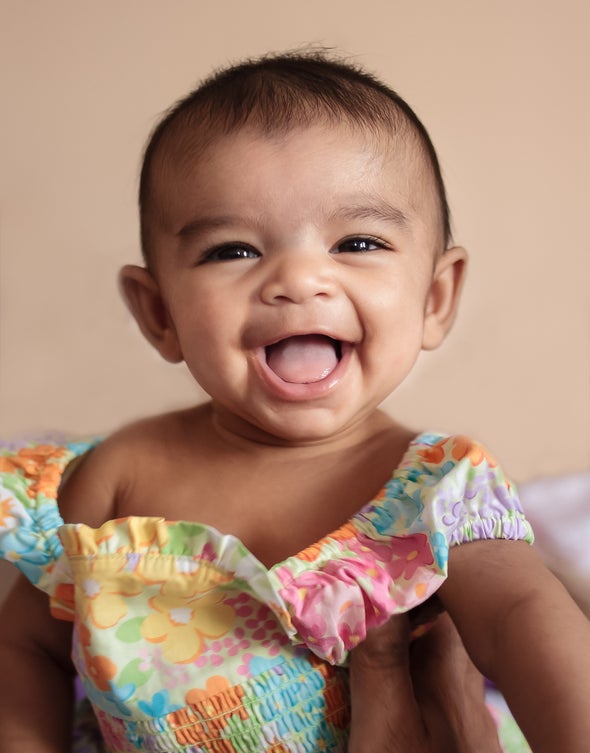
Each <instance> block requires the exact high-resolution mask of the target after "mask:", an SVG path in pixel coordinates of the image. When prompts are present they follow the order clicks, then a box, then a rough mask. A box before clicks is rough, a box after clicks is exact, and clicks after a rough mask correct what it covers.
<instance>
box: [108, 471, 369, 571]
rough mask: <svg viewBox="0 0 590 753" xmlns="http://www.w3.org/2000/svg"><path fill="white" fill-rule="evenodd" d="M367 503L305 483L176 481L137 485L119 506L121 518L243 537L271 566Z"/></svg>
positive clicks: (249, 546) (327, 532)
mask: <svg viewBox="0 0 590 753" xmlns="http://www.w3.org/2000/svg"><path fill="white" fill-rule="evenodd" d="M144 481H145V479H144ZM363 503H364V500H363V498H362V497H361V495H360V494H359V493H358V492H356V493H354V494H352V495H350V494H349V495H346V494H343V493H342V491H340V492H338V491H330V490H327V489H321V490H320V491H319V492H318V491H317V490H315V489H313V488H310V487H309V485H306V484H305V483H300V484H298V485H296V484H294V483H292V484H285V485H277V484H276V483H274V482H269V483H268V484H265V483H264V479H259V480H257V481H256V482H255V483H251V482H250V483H248V481H244V482H243V483H241V484H235V483H233V482H232V483H227V482H223V483H219V484H215V483H211V481H210V480H209V479H208V478H203V479H195V480H193V481H186V480H185V481H183V480H182V479H176V480H171V482H170V484H168V485H166V486H165V487H163V488H158V486H157V485H155V484H151V485H150V484H145V483H143V484H140V485H138V486H137V487H136V488H135V490H134V492H133V493H132V494H129V495H127V496H126V498H125V499H124V500H122V502H121V503H120V504H119V505H118V506H117V516H118V517H127V516H153V517H163V518H166V519H167V520H184V521H189V522H195V523H201V524H203V525H206V526H210V527H212V528H215V529H217V530H218V531H219V532H221V533H224V534H231V535H232V536H235V537H236V538H238V539H239V540H240V541H241V542H242V543H243V544H244V545H245V546H246V547H247V549H248V550H249V551H250V552H252V553H253V554H254V555H255V556H256V557H257V558H258V559H259V560H260V561H261V562H262V563H263V564H265V565H266V566H267V567H269V566H271V565H273V564H275V563H276V562H280V561H282V560H284V559H286V558H287V557H289V556H291V555H293V554H297V553H299V552H301V551H302V550H304V549H306V548H307V547H309V546H310V545H312V544H314V543H315V542H317V541H318V540H320V539H321V538H323V537H324V536H326V535H327V534H329V533H331V532H332V531H335V530H336V529H338V528H340V526H342V525H343V524H344V523H346V522H347V521H348V520H349V519H350V518H351V516H352V515H354V514H355V513H356V512H357V511H358V510H359V509H360V508H361V507H362V505H363Z"/></svg>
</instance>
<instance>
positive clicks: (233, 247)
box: [199, 243, 260, 264]
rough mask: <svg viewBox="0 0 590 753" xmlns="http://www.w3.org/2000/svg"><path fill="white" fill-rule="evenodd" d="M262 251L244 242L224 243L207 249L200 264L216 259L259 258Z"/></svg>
mask: <svg viewBox="0 0 590 753" xmlns="http://www.w3.org/2000/svg"><path fill="white" fill-rule="evenodd" d="M259 256H260V253H259V252H258V251H257V250H256V249H255V248H252V246H248V245H246V244H244V243H224V244H222V245H221V246H215V247H214V248H211V249H209V250H208V251H206V252H205V253H204V254H203V256H202V258H201V260H200V261H199V264H206V263H207V262H215V261H234V260H236V259H257V258H258V257H259Z"/></svg>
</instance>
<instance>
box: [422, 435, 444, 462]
mask: <svg viewBox="0 0 590 753" xmlns="http://www.w3.org/2000/svg"><path fill="white" fill-rule="evenodd" d="M448 441H449V440H448V437H446V438H445V439H440V440H439V441H438V442H437V443H436V444H433V445H430V446H428V447H423V448H421V449H419V450H418V455H419V456H420V457H421V458H422V460H424V461H425V462H426V463H434V464H435V465H440V464H441V463H442V461H443V460H444V457H445V444H446V443H447V442H448Z"/></svg>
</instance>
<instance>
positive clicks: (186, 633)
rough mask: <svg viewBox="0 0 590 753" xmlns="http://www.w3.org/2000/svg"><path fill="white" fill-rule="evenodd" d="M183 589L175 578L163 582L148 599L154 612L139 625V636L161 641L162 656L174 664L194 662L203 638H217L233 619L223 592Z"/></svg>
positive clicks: (154, 641)
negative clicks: (158, 589) (154, 594)
mask: <svg viewBox="0 0 590 753" xmlns="http://www.w3.org/2000/svg"><path fill="white" fill-rule="evenodd" d="M183 590H184V591H186V588H184V589H182V588H179V587H178V580H174V581H169V582H168V583H165V584H164V585H163V586H162V589H161V591H160V595H159V596H154V597H153V598H152V599H150V600H149V604H150V606H151V607H152V609H153V610H154V613H153V614H150V615H148V617H146V619H145V620H144V621H143V623H142V626H141V634H142V636H143V637H144V638H145V639H146V640H148V641H150V642H152V643H162V644H163V646H162V652H163V654H164V658H165V659H166V660H167V661H169V662H172V663H173V664H187V663H189V662H192V661H194V660H195V659H196V658H197V657H198V656H199V655H200V654H201V653H202V651H203V646H204V643H205V639H206V638H220V637H221V636H222V635H225V634H226V633H227V632H228V631H229V630H230V629H231V627H232V625H233V622H234V610H233V609H232V607H230V606H228V605H226V604H224V603H223V594H221V593H215V592H209V593H207V594H205V595H203V594H202V593H198V592H197V591H195V590H192V591H191V592H190V593H188V594H183V593H182V591H183ZM179 592H180V593H179Z"/></svg>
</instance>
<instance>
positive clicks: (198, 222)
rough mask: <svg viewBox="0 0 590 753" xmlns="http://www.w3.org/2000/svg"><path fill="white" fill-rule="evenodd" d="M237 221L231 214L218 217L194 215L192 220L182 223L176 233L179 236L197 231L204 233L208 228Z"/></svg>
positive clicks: (194, 233) (211, 228)
mask: <svg viewBox="0 0 590 753" xmlns="http://www.w3.org/2000/svg"><path fill="white" fill-rule="evenodd" d="M237 221H238V218H237V217H233V216H231V215H224V216H218V217H196V218H195V219H194V220H191V221H190V222H187V223H186V224H185V225H183V226H182V227H181V228H180V229H179V230H178V232H177V233H176V235H179V236H180V237H181V238H182V237H186V236H191V235H196V234H199V233H206V232H208V231H210V230H216V229H217V228H220V227H227V226H228V225H234V224H235V223H236V222H237Z"/></svg>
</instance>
